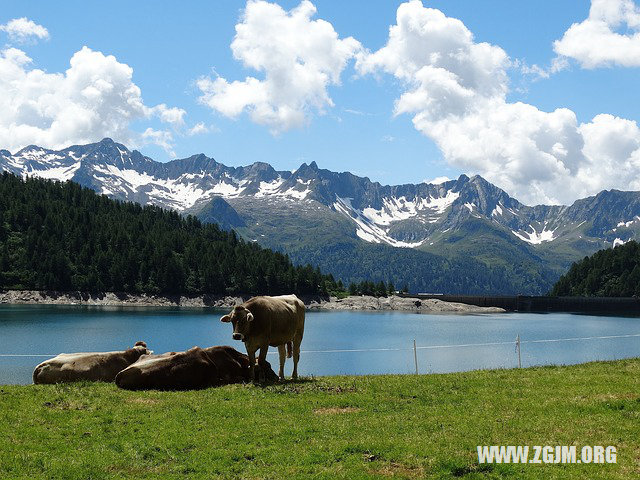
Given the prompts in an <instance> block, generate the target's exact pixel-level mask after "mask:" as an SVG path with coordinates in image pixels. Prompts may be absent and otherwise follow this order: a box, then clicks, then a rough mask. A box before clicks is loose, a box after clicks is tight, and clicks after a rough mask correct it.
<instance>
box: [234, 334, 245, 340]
mask: <svg viewBox="0 0 640 480" xmlns="http://www.w3.org/2000/svg"><path fill="white" fill-rule="evenodd" d="M232 336H233V339H234V340H244V335H242V334H241V333H234V334H233V335H232Z"/></svg>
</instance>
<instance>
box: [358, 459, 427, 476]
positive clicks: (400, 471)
mask: <svg viewBox="0 0 640 480" xmlns="http://www.w3.org/2000/svg"><path fill="white" fill-rule="evenodd" d="M370 471H371V473H373V474H376V475H382V476H384V477H401V478H425V471H424V468H422V467H418V466H415V465H403V464H401V463H396V462H391V463H388V464H386V465H381V466H380V468H377V469H376V470H370Z"/></svg>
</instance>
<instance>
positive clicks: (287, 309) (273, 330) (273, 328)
mask: <svg viewBox="0 0 640 480" xmlns="http://www.w3.org/2000/svg"><path fill="white" fill-rule="evenodd" d="M244 306H245V308H247V309H248V310H249V311H250V312H251V313H252V314H253V316H254V320H253V322H254V323H253V326H252V331H251V335H252V336H254V337H261V338H262V337H264V340H265V341H267V340H268V343H270V344H271V345H280V344H283V343H285V342H288V341H290V340H292V339H293V338H294V337H295V336H296V335H301V334H302V331H304V304H303V303H302V302H301V301H300V299H298V297H296V296H295V295H281V296H278V297H267V296H260V297H253V298H252V299H250V300H248V301H247V302H245V303H244Z"/></svg>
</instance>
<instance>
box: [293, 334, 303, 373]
mask: <svg viewBox="0 0 640 480" xmlns="http://www.w3.org/2000/svg"><path fill="white" fill-rule="evenodd" d="M301 343H302V338H294V339H293V373H292V374H291V378H293V379H294V380H295V379H296V378H298V362H299V361H300V344H301Z"/></svg>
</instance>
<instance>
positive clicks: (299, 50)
mask: <svg viewBox="0 0 640 480" xmlns="http://www.w3.org/2000/svg"><path fill="white" fill-rule="evenodd" d="M315 14H316V7H315V6H314V5H313V4H312V3H311V2H310V1H308V0H303V1H302V2H301V3H300V5H298V6H297V7H296V8H293V9H292V10H290V11H285V10H284V9H283V8H282V7H280V6H279V5H277V4H274V3H268V2H266V1H262V0H249V1H248V2H247V5H246V8H245V10H244V13H243V15H242V19H241V22H240V23H239V24H237V25H236V35H235V37H234V39H233V42H232V43H231V50H232V52H233V56H234V58H236V59H237V60H239V61H241V62H242V63H243V65H244V66H245V67H247V68H250V69H253V70H256V71H258V72H261V73H263V74H264V78H263V79H261V80H260V79H257V78H255V77H246V78H245V79H244V80H234V81H231V82H229V81H227V80H226V79H225V78H222V77H217V78H210V77H202V78H200V79H199V80H198V81H197V86H198V88H199V89H200V90H201V92H202V96H201V97H200V101H201V102H202V103H204V104H205V105H208V106H209V107H210V108H212V109H213V110H216V111H218V112H219V113H221V114H223V115H225V116H227V117H232V118H233V117H237V116H238V115H240V114H241V113H242V112H248V114H249V116H250V118H251V120H252V121H253V122H255V123H258V124H260V125H265V126H267V127H269V129H270V130H271V132H272V133H273V134H278V133H280V132H284V131H286V130H289V129H292V128H297V127H301V126H304V125H305V124H306V123H308V121H309V120H310V117H311V115H312V114H313V113H314V112H317V113H320V114H321V113H323V112H324V111H325V109H326V108H327V107H331V106H333V101H332V100H331V97H330V96H329V93H328V91H327V88H328V87H329V86H330V85H338V84H339V83H340V75H341V73H342V71H343V70H344V68H345V67H346V65H347V63H348V62H349V60H350V59H351V58H353V56H354V55H355V54H356V53H357V52H358V51H359V50H360V49H361V46H360V43H359V42H358V41H357V40H355V39H353V38H352V37H348V38H344V39H340V38H339V37H338V34H337V33H336V31H335V30H334V29H333V26H332V25H331V24H330V23H329V22H326V21H324V20H321V19H318V20H312V17H313V16H314V15H315Z"/></svg>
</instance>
